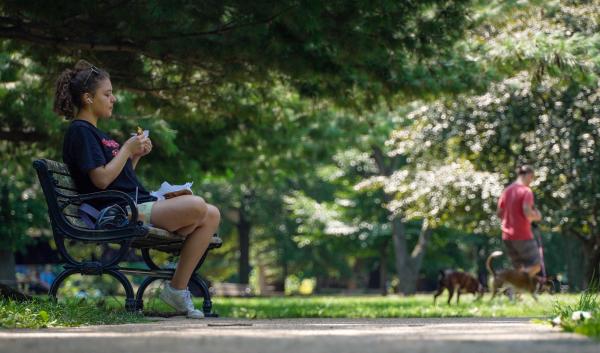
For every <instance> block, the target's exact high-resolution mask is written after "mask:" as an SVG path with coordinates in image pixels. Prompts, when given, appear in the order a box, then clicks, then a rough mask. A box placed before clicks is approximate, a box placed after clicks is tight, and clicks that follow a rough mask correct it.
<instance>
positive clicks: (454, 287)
mask: <svg viewBox="0 0 600 353" xmlns="http://www.w3.org/2000/svg"><path fill="white" fill-rule="evenodd" d="M444 289H448V305H450V300H452V296H453V295H454V291H456V304H458V302H459V300H460V295H461V294H462V293H472V294H477V293H478V295H477V298H476V300H479V299H480V298H481V297H482V296H483V286H482V285H481V283H479V281H478V280H477V279H476V278H475V277H473V276H472V275H470V274H468V273H465V272H461V271H453V270H444V271H441V270H440V278H439V281H438V289H437V292H436V293H435V294H434V295H433V304H435V302H436V300H437V297H438V296H439V295H440V294H442V292H443V291H444Z"/></svg>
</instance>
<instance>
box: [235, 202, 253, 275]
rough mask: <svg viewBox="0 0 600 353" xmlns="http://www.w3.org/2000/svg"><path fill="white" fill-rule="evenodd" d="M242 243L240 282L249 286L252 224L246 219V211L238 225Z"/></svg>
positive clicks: (241, 213)
mask: <svg viewBox="0 0 600 353" xmlns="http://www.w3.org/2000/svg"><path fill="white" fill-rule="evenodd" d="M236 226H237V230H238V236H239V243H240V262H239V271H238V275H239V282H240V283H242V284H248V283H249V280H250V230H251V229H252V224H251V223H250V222H249V221H248V219H246V216H245V214H244V210H243V209H242V210H240V220H239V222H238V223H237V224H236Z"/></svg>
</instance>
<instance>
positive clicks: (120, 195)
mask: <svg viewBox="0 0 600 353" xmlns="http://www.w3.org/2000/svg"><path fill="white" fill-rule="evenodd" d="M65 196H67V195H65ZM67 197H68V198H69V199H72V200H80V201H82V202H83V201H89V200H97V199H107V198H110V199H118V201H117V203H119V204H120V203H121V200H123V201H125V202H126V203H127V206H129V209H130V210H131V219H130V222H131V223H134V224H136V223H137V221H138V210H137V205H136V204H135V202H134V201H133V199H132V198H131V196H129V195H128V194H127V193H124V192H123V191H118V190H104V191H98V192H91V193H89V194H79V195H77V196H67Z"/></svg>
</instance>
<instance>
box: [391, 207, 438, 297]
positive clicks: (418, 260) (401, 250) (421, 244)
mask: <svg viewBox="0 0 600 353" xmlns="http://www.w3.org/2000/svg"><path fill="white" fill-rule="evenodd" d="M400 225H401V226H400ZM392 232H393V233H394V247H395V249H396V270H397V271H398V277H399V279H400V283H399V286H398V291H399V292H400V293H402V294H404V295H412V294H415V292H416V291H417V280H418V279H419V271H421V264H422V263H423V256H425V249H426V248H427V244H428V243H429V238H430V237H431V229H430V228H429V222H428V221H427V220H426V219H425V220H423V225H422V226H421V232H420V234H419V240H418V241H417V244H416V245H415V247H414V249H413V251H412V253H411V254H410V255H409V254H408V251H407V248H406V234H405V231H404V225H403V224H402V222H400V221H399V220H398V221H397V222H396V220H395V221H394V222H393V223H392Z"/></svg>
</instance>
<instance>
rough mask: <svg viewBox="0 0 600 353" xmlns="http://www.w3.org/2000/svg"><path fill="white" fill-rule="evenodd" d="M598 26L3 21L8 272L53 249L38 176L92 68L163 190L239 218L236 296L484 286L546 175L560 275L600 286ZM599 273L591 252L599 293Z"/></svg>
mask: <svg viewBox="0 0 600 353" xmlns="http://www.w3.org/2000/svg"><path fill="white" fill-rule="evenodd" d="M598 13H600V8H599V4H598V2H597V1H566V0H565V1H550V2H547V1H546V2H542V1H534V0H530V1H460V0H454V1H451V0H429V1H375V2H373V1H351V2H350V1H333V2H331V1H329V2H320V1H280V2H277V3H276V4H273V3H263V2H253V3H248V2H243V1H229V2H227V1H226V2H222V1H219V2H200V3H198V2H195V1H174V2H164V1H147V2H139V1H95V2H90V3H85V4H84V3H81V4H78V3H76V4H74V3H72V2H66V1H58V2H54V3H53V4H52V5H51V6H50V5H48V4H46V3H45V2H42V1H27V2H22V1H7V0H4V1H1V2H0V46H2V50H1V54H0V152H1V161H2V165H3V167H2V169H1V170H0V175H1V176H2V181H0V191H1V192H0V217H2V218H1V221H2V223H3V224H9V225H10V227H7V228H2V230H1V231H0V233H1V234H2V236H1V237H0V246H1V247H2V249H4V253H3V254H7V256H2V257H1V258H2V259H3V260H5V261H10V259H11V257H10V256H12V252H13V250H15V249H19V248H22V247H23V246H24V244H25V242H26V241H27V240H29V239H30V236H31V235H47V234H48V226H49V225H48V223H47V220H46V217H45V212H46V210H45V205H44V202H43V200H42V198H41V194H40V192H39V187H38V185H37V181H36V180H35V179H34V178H33V177H32V171H31V167H30V165H31V161H32V160H33V159H35V158H40V157H48V158H53V159H58V160H60V159H61V141H62V136H63V131H64V129H65V128H66V123H65V122H64V121H61V119H59V118H57V117H56V116H55V115H54V114H52V113H51V104H52V94H53V83H54V80H55V78H56V77H57V75H58V73H59V72H60V71H62V70H63V69H65V68H67V67H71V66H72V65H73V64H74V63H75V62H76V61H77V60H78V59H80V58H84V59H86V60H88V61H91V62H93V63H94V64H96V65H97V66H100V67H103V68H106V69H107V70H108V71H109V72H110V74H111V79H112V82H113V85H114V86H115V89H116V94H117V98H118V100H119V101H118V104H117V105H116V109H115V112H114V115H115V119H111V120H110V121H106V122H102V126H101V127H102V128H103V129H104V130H106V131H108V132H109V133H110V134H111V135H112V136H114V137H115V138H116V139H117V140H124V139H125V138H126V137H127V136H128V134H129V132H130V131H133V130H134V127H135V126H137V125H140V126H142V127H144V128H146V129H150V130H151V135H150V136H151V138H152V139H153V141H154V145H155V149H154V150H153V153H152V154H151V155H149V156H148V157H146V158H145V159H144V161H143V162H141V163H140V166H139V167H138V174H140V175H141V176H142V179H143V181H144V182H145V184H146V185H148V188H150V189H153V188H154V186H155V185H158V183H160V182H161V181H163V180H169V181H171V182H175V183H181V182H185V181H188V180H193V181H195V184H194V191H195V192H196V193H197V194H201V195H203V196H204V197H205V198H207V199H209V200H211V201H212V202H213V203H215V204H218V205H219V206H220V208H221V211H222V213H223V215H224V222H223V225H222V228H221V231H220V233H221V234H222V236H223V238H224V240H225V245H224V246H223V247H222V248H221V249H219V250H218V251H217V252H216V253H217V255H216V256H212V258H211V259H210V263H209V264H208V265H209V267H210V273H211V274H213V276H214V279H216V280H227V281H239V282H242V283H248V282H249V281H251V280H252V278H255V277H256V276H260V277H262V280H264V281H262V282H266V283H269V284H272V285H273V286H275V287H276V288H277V289H283V286H284V283H285V282H286V279H288V278H291V277H294V278H300V279H302V278H309V277H310V278H316V279H317V288H318V289H319V290H325V289H326V288H328V287H349V288H354V287H371V288H380V290H382V291H383V292H386V291H387V287H389V286H394V287H396V288H397V289H398V290H399V291H401V292H403V293H412V292H414V291H415V290H417V289H428V288H430V287H431V285H432V283H433V282H434V281H435V276H436V274H437V271H438V270H439V269H440V268H443V267H454V268H462V269H465V270H471V271H476V272H478V274H479V275H480V276H481V277H485V270H484V269H483V266H482V261H483V259H484V258H485V257H486V256H487V254H488V253H489V252H490V251H491V250H492V249H494V248H495V247H497V246H499V228H498V223H497V222H498V221H497V220H496V219H495V218H494V216H493V213H494V207H495V205H494V203H495V198H496V197H497V196H498V193H499V192H500V191H501V189H502V187H503V186H504V185H505V184H506V183H508V182H509V181H510V180H511V179H512V178H513V175H512V174H511V170H512V169H513V167H514V166H515V165H516V164H517V163H519V162H523V161H527V162H530V163H532V164H533V165H534V166H535V167H537V168H538V170H539V171H540V176H541V178H540V180H539V184H537V185H536V186H535V190H534V192H535V193H536V197H537V200H538V202H539V203H540V205H541V206H542V211H543V213H544V215H545V216H546V219H545V222H544V226H543V228H542V229H543V230H544V237H545V239H546V241H547V247H548V249H549V251H547V254H548V255H547V262H548V263H547V265H548V268H549V271H550V272H552V273H554V274H555V273H562V274H563V275H564V276H563V277H564V278H565V279H568V281H569V284H570V285H572V288H577V287H581V286H584V285H585V281H584V278H583V277H582V276H581V272H582V271H581V268H582V266H584V263H583V262H578V261H581V257H577V256H571V255H573V254H578V253H580V252H582V251H583V250H582V248H581V244H587V245H585V246H587V247H590V246H591V248H593V246H592V245H593V244H598V239H600V237H598V233H597V232H596V230H595V228H596V223H597V221H598V220H596V214H595V209H596V206H595V205H596V203H597V201H596V195H597V193H598V192H597V190H596V186H595V183H594V180H595V178H596V176H597V171H596V169H595V168H596V167H594V163H593V161H594V160H595V158H596V156H597V153H598V152H597V150H598V147H597V143H596V142H595V141H596V137H595V136H597V135H598V127H597V124H596V123H595V120H598V119H600V118H599V117H598V110H597V106H598V104H597V98H598V67H599V66H598V64H599V62H598V60H599V59H598V58H600V55H598V48H599V47H600V45H599V40H600V37H599V35H598V33H599V32H600V31H598V23H599V21H598V18H597V14H598ZM557 102H558V103H557ZM25 235H28V236H25ZM577 239H579V240H577ZM553 249H555V251H552V250H553ZM565 249H566V250H565ZM559 250H562V251H567V252H568V254H569V255H566V256H561V255H562V254H560V251H559ZM586 251H587V250H586ZM8 255H10V256H8ZM598 259H600V257H598V255H597V254H595V253H591V252H590V253H586V258H585V261H584V262H585V265H586V266H587V267H586V269H587V270H586V271H587V272H586V273H587V276H588V277H589V276H591V273H593V269H594V268H597V267H598ZM596 273H600V270H597V271H596ZM259 274H260V275H259ZM253 276H254V277H253ZM578 276H579V277H578Z"/></svg>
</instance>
